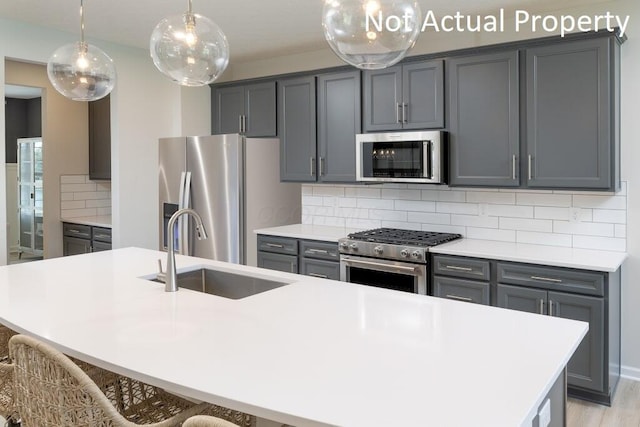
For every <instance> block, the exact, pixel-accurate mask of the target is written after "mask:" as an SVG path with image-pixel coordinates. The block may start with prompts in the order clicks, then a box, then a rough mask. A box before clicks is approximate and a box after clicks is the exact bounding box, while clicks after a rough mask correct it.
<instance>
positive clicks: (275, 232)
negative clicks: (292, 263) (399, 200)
mask: <svg viewBox="0 0 640 427" xmlns="http://www.w3.org/2000/svg"><path fill="white" fill-rule="evenodd" d="M356 231H361V229H357V228H346V227H333V226H329V225H310V224H292V225H283V226H281V227H271V228H262V229H259V230H254V233H256V234H266V235H269V236H279V237H292V238H294V239H308V240H322V241H325V242H338V240H339V239H342V238H343V237H347V235H348V234H349V233H354V232H356Z"/></svg>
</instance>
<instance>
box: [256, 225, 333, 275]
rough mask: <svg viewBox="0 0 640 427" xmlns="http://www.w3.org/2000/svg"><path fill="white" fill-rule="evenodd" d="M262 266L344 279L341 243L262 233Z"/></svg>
mask: <svg viewBox="0 0 640 427" xmlns="http://www.w3.org/2000/svg"><path fill="white" fill-rule="evenodd" d="M258 267H262V268H268V269H270V270H278V271H286V272H287V273H299V274H303V275H306V276H313V277H319V278H322V279H332V280H339V279H340V254H339V252H338V244H337V243H334V242H324V241H318V240H298V239H294V238H289V237H279V236H267V235H262V234H260V235H258Z"/></svg>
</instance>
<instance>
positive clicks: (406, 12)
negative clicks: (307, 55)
mask: <svg viewBox="0 0 640 427" xmlns="http://www.w3.org/2000/svg"><path fill="white" fill-rule="evenodd" d="M421 25H422V12H421V10H420V5H419V4H418V2H417V1H411V0H325V4H324V8H323V10H322V26H323V28H324V36H325V38H326V39H327V42H328V43H329V46H330V47H331V49H332V50H333V51H334V52H335V54H336V55H338V56H339V57H340V58H341V59H342V60H343V61H345V62H347V63H348V64H351V65H353V66H354V67H357V68H361V69H363V70H376V69H381V68H386V67H389V66H391V65H393V64H395V63H397V62H398V61H400V60H401V59H402V58H404V57H405V55H406V54H407V52H408V51H409V49H411V48H412V47H413V45H414V44H415V42H416V40H417V39H418V35H419V34H420V27H421Z"/></svg>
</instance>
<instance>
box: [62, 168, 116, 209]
mask: <svg viewBox="0 0 640 427" xmlns="http://www.w3.org/2000/svg"><path fill="white" fill-rule="evenodd" d="M95 215H111V182H109V181H95V182H94V181H91V180H90V179H89V176H88V175H61V176H60V216H61V217H63V218H78V217H83V216H95Z"/></svg>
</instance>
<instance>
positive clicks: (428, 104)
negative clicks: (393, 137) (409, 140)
mask: <svg viewBox="0 0 640 427" xmlns="http://www.w3.org/2000/svg"><path fill="white" fill-rule="evenodd" d="M402 99H403V103H404V111H403V113H402V118H403V122H404V125H403V127H404V129H429V128H442V127H444V65H443V61H442V60H436V61H426V62H420V63H417V64H409V65H404V66H403V67H402Z"/></svg>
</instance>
